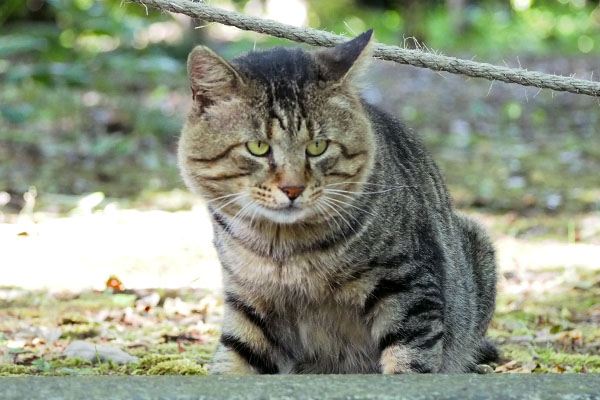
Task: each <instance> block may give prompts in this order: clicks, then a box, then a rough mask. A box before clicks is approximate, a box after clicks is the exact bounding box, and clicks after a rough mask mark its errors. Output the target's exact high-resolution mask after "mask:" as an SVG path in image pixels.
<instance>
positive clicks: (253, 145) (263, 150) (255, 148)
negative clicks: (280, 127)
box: [246, 140, 271, 157]
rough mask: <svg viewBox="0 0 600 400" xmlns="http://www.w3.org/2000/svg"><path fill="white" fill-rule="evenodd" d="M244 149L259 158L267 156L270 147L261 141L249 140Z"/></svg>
mask: <svg viewBox="0 0 600 400" xmlns="http://www.w3.org/2000/svg"><path fill="white" fill-rule="evenodd" d="M246 148H247V149H248V151H249V152H250V153H252V154H253V155H255V156H259V157H260V156H264V155H265V154H267V153H268V152H269V149H270V148H271V147H270V146H269V144H268V143H265V142H263V141H260V140H251V141H249V142H248V143H246Z"/></svg>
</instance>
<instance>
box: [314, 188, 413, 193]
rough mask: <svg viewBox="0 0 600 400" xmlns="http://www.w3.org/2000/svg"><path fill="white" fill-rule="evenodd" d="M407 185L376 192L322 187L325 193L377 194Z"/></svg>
mask: <svg viewBox="0 0 600 400" xmlns="http://www.w3.org/2000/svg"><path fill="white" fill-rule="evenodd" d="M407 187H410V186H398V187H394V188H390V189H386V190H379V191H377V192H356V191H352V190H341V189H323V191H324V192H327V193H351V194H357V195H360V194H379V193H388V192H393V191H394V190H400V189H405V188H407Z"/></svg>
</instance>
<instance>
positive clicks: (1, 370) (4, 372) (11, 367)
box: [0, 364, 36, 376]
mask: <svg viewBox="0 0 600 400" xmlns="http://www.w3.org/2000/svg"><path fill="white" fill-rule="evenodd" d="M35 371H36V369H35V367H31V366H24V365H15V364H0V376H16V375H31V374H33V373H35Z"/></svg>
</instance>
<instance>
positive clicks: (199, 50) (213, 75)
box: [187, 46, 244, 110]
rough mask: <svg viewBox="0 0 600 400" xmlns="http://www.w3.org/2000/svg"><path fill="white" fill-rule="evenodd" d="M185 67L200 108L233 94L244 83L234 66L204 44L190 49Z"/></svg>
mask: <svg viewBox="0 0 600 400" xmlns="http://www.w3.org/2000/svg"><path fill="white" fill-rule="evenodd" d="M187 69H188V76H189V79H190V85H191V88H192V97H193V99H194V103H195V104H196V105H197V106H198V107H199V108H200V110H203V109H204V108H206V107H208V106H210V105H211V104H213V103H215V102H217V101H219V100H224V99H227V98H230V97H232V96H235V94H236V93H237V92H238V91H239V90H240V87H241V86H242V85H243V84H244V82H243V80H242V78H241V76H240V74H239V73H238V72H237V71H236V70H235V68H233V67H232V66H231V64H229V63H228V62H227V61H225V60H224V59H222V58H221V57H220V56H219V55H218V54H217V53H215V52H214V51H212V50H211V49H209V48H208V47H206V46H196V47H195V48H194V49H193V50H192V52H191V53H190V55H189V56H188V62H187Z"/></svg>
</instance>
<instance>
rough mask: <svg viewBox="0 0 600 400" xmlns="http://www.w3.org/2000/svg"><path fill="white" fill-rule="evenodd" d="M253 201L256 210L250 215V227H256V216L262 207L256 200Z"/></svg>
mask: <svg viewBox="0 0 600 400" xmlns="http://www.w3.org/2000/svg"><path fill="white" fill-rule="evenodd" d="M252 203H253V204H254V212H253V213H252V216H251V217H250V227H251V228H253V227H254V217H256V214H257V213H258V211H259V210H260V207H259V206H258V205H257V204H256V201H252Z"/></svg>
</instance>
